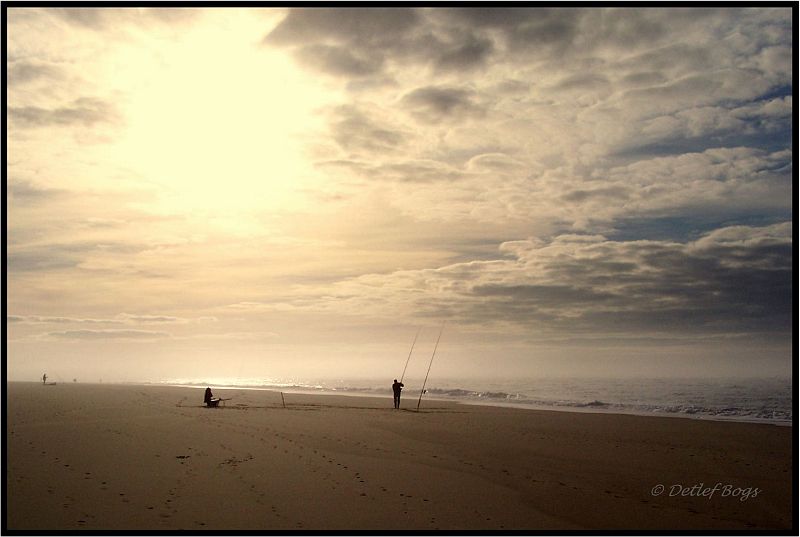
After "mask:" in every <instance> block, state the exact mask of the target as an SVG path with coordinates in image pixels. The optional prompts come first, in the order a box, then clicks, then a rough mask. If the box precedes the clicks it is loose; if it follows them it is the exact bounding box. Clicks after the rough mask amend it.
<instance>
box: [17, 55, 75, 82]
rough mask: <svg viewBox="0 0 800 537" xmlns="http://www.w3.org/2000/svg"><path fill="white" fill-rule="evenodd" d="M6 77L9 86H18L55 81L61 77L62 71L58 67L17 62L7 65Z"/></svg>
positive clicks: (23, 61) (38, 63) (26, 61)
mask: <svg viewBox="0 0 800 537" xmlns="http://www.w3.org/2000/svg"><path fill="white" fill-rule="evenodd" d="M6 75H7V77H8V79H7V80H8V83H9V84H10V85H18V84H27V83H30V82H35V81H38V80H43V81H53V80H57V79H60V78H61V77H63V71H62V69H61V68H60V67H57V66H55V65H51V64H47V63H41V62H34V61H29V60H17V61H14V62H10V63H9V65H8V69H7V71H6Z"/></svg>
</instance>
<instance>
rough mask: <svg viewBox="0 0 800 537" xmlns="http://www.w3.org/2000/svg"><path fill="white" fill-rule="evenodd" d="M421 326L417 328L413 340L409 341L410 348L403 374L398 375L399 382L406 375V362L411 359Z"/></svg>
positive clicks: (401, 381)
mask: <svg viewBox="0 0 800 537" xmlns="http://www.w3.org/2000/svg"><path fill="white" fill-rule="evenodd" d="M420 330H422V328H417V334H416V335H415V336H414V341H413V342H412V343H411V350H410V351H408V358H406V366H405V367H404V368H403V374H402V375H400V384H402V383H403V378H404V377H405V376H406V369H408V362H409V360H411V353H412V352H414V345H415V344H416V343H417V338H418V337H419V331H420Z"/></svg>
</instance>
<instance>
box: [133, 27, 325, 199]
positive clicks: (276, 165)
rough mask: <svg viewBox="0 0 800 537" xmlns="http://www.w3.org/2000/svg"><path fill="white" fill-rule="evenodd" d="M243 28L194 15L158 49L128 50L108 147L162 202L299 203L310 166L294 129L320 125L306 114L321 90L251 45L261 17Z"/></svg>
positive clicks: (320, 99) (260, 31)
mask: <svg viewBox="0 0 800 537" xmlns="http://www.w3.org/2000/svg"><path fill="white" fill-rule="evenodd" d="M231 16H234V17H235V16H237V13H235V12H234V13H232V14H231ZM248 28H249V29H251V30H252V32H249V31H243V32H233V33H232V32H230V31H229V29H228V28H226V27H225V25H212V24H203V25H199V26H198V27H197V28H196V29H194V30H192V31H190V32H187V33H186V34H185V35H182V36H181V40H180V43H179V44H178V45H177V46H173V47H171V48H169V49H168V51H165V52H160V51H159V52H154V51H152V50H150V51H148V50H139V49H135V50H131V51H130V52H129V54H128V58H127V60H128V61H129V62H132V63H134V64H135V65H134V66H130V65H129V66H128V67H129V69H127V71H128V72H131V73H136V76H137V79H136V80H132V81H131V83H133V84H136V85H137V86H139V87H140V88H141V89H140V91H137V92H136V93H135V94H134V95H135V97H134V100H132V101H131V102H130V103H129V104H128V105H127V107H126V111H125V113H126V118H125V120H126V123H127V124H128V127H127V129H126V133H125V135H124V138H123V140H122V141H121V142H120V143H119V144H118V146H117V150H118V151H119V152H120V155H119V156H120V157H121V158H122V159H124V160H125V161H127V166H128V167H129V168H130V169H132V170H134V171H135V172H136V173H137V174H139V175H140V176H141V179H142V180H144V181H146V182H149V183H151V184H154V185H156V186H158V187H159V189H160V190H161V192H162V196H161V198H160V206H161V209H162V210H165V211H181V212H183V211H192V212H198V211H199V212H202V213H206V214H221V213H222V214H224V213H227V212H237V213H239V212H245V211H248V210H270V209H278V208H283V209H291V208H293V207H294V206H297V205H299V204H300V203H302V194H300V193H299V191H300V190H302V189H303V188H308V187H309V186H310V183H309V181H311V180H312V178H313V174H314V171H313V169H312V167H311V166H310V164H309V163H308V158H307V157H306V156H305V155H304V153H303V147H302V145H301V143H300V141H299V136H298V134H300V133H303V134H304V135H306V136H307V135H308V134H309V133H311V132H314V131H315V130H317V129H318V128H320V125H321V123H320V121H319V120H318V118H317V117H315V115H314V113H315V110H318V109H319V107H321V106H322V105H323V104H324V103H325V102H329V101H330V98H331V93H330V92H329V91H323V89H322V88H321V87H320V86H319V85H317V82H316V81H315V80H313V79H311V78H310V77H308V76H307V75H305V74H304V73H303V72H302V71H300V70H298V69H297V68H296V67H295V66H294V65H293V64H292V63H291V60H290V59H289V58H288V57H287V56H286V55H281V54H279V53H277V52H273V51H271V50H269V49H266V48H264V47H258V46H254V44H257V43H258V40H259V39H260V38H261V37H263V35H264V28H263V22H262V23H261V24H259V23H253V24H251V25H250V26H249V27H248ZM232 36H233V38H232ZM165 50H167V49H165ZM231 58H236V60H235V61H231Z"/></svg>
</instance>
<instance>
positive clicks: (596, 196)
mask: <svg viewBox="0 0 800 537" xmlns="http://www.w3.org/2000/svg"><path fill="white" fill-rule="evenodd" d="M630 193H631V190H630V189H628V188H625V187H622V186H611V187H601V188H594V189H591V190H572V191H570V192H568V193H566V194H564V195H563V196H562V198H563V199H564V200H566V201H574V202H585V201H588V200H602V199H609V198H610V199H626V198H628V196H630Z"/></svg>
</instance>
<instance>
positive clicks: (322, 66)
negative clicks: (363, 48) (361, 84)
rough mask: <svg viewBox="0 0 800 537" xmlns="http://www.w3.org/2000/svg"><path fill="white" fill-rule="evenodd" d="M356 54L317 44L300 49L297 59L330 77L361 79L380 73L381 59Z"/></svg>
mask: <svg viewBox="0 0 800 537" xmlns="http://www.w3.org/2000/svg"><path fill="white" fill-rule="evenodd" d="M357 54H358V52H357V51H354V50H353V49H350V48H347V47H343V46H329V45H321V44H318V45H309V46H306V47H301V48H300V49H299V50H298V52H297V57H298V59H299V60H300V61H301V62H302V63H303V64H305V65H308V66H310V67H314V68H316V69H318V70H320V71H324V72H327V73H329V74H332V75H344V76H351V77H362V76H367V75H373V74H376V73H378V72H380V70H381V68H382V64H383V61H382V58H380V57H378V56H376V55H363V54H361V55H357Z"/></svg>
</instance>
